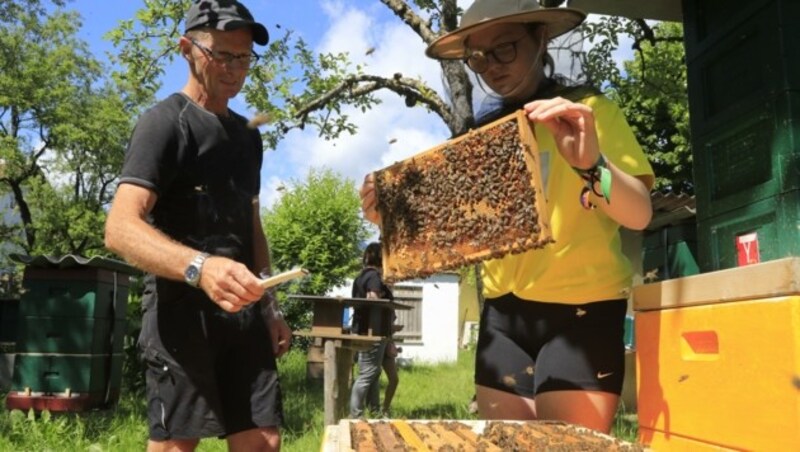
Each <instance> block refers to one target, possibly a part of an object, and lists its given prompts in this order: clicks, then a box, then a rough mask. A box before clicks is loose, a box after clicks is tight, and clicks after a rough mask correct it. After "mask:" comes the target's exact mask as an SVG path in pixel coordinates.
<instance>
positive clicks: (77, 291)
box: [20, 267, 130, 319]
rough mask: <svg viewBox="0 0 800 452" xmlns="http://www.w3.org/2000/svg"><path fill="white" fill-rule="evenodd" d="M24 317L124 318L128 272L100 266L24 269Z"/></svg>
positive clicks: (21, 305) (22, 314)
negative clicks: (114, 270)
mask: <svg viewBox="0 0 800 452" xmlns="http://www.w3.org/2000/svg"><path fill="white" fill-rule="evenodd" d="M22 285H23V288H24V290H25V292H24V293H23V294H22V298H21V302H20V316H22V317H89V318H97V319H109V318H113V319H124V318H125V315H126V313H127V305H128V287H129V286H130V279H129V276H128V275H127V274H124V273H120V272H113V271H110V270H105V269H100V268H92V267H86V268H66V269H61V268H33V267H29V268H27V269H25V276H24V278H23V281H22Z"/></svg>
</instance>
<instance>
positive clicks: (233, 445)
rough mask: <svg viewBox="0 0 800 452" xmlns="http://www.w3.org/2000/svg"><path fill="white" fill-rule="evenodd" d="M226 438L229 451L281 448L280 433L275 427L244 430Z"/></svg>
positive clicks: (254, 451) (259, 451)
mask: <svg viewBox="0 0 800 452" xmlns="http://www.w3.org/2000/svg"><path fill="white" fill-rule="evenodd" d="M226 439H227V440H228V450H229V451H230V452H239V451H241V452H272V451H278V450H280V449H281V434H280V430H278V428H277V427H262V428H254V429H252V430H245V431H243V432H239V433H234V434H233V435H230V436H228V437H227V438H226Z"/></svg>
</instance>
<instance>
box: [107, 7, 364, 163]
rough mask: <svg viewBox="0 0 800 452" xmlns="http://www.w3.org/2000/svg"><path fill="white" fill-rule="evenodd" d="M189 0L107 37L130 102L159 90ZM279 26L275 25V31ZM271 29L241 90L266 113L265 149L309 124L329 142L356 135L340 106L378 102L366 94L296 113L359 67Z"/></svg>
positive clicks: (144, 12) (140, 16) (143, 14)
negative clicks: (351, 134)
mask: <svg viewBox="0 0 800 452" xmlns="http://www.w3.org/2000/svg"><path fill="white" fill-rule="evenodd" d="M190 3H191V2H190V0H164V1H159V2H148V3H147V5H146V6H145V8H143V9H141V10H139V11H138V12H137V14H136V18H134V19H129V20H125V21H122V22H120V24H119V26H118V27H117V28H115V29H114V30H112V31H111V32H109V34H108V38H109V39H110V40H111V41H112V42H113V43H114V45H115V46H116V47H117V48H118V51H117V53H116V54H115V55H111V57H112V59H113V60H114V61H115V62H116V63H118V64H119V65H120V66H121V68H122V70H120V71H117V72H115V73H114V78H115V80H117V82H118V83H119V84H120V85H121V86H124V87H126V88H128V89H129V90H130V92H131V93H132V95H131V98H130V101H131V102H133V103H134V104H136V103H144V102H148V100H152V98H153V96H154V95H155V93H156V91H158V89H159V88H160V87H161V80H160V79H161V77H162V76H163V74H164V67H165V66H166V64H167V63H168V62H171V61H172V60H173V59H174V58H175V57H176V56H177V55H178V52H177V44H178V40H179V39H180V37H181V35H182V33H183V30H182V29H181V21H182V20H183V18H184V15H185V11H186V10H187V9H188V6H189V4H190ZM277 28H279V27H277ZM277 31H278V30H276V29H275V28H272V29H271V30H270V37H271V42H270V43H269V45H268V46H267V47H266V48H265V49H264V50H262V49H261V48H256V49H255V50H256V51H257V52H259V53H263V58H261V60H260V61H259V63H258V65H257V66H256V67H254V68H253V69H252V70H251V72H250V77H249V81H248V83H247V84H246V85H245V87H244V89H243V93H244V96H245V99H246V100H247V102H248V103H249V104H250V105H252V106H253V107H254V108H256V109H257V110H258V111H259V112H261V113H264V114H266V115H267V116H268V117H269V118H270V121H269V124H267V125H265V126H264V127H263V137H264V145H265V147H266V148H267V149H274V148H275V147H276V146H277V145H278V142H279V141H280V140H281V139H282V138H283V137H284V136H285V135H286V133H288V132H289V131H290V130H292V129H294V128H303V127H305V126H306V125H311V126H313V127H315V128H317V129H318V130H319V133H320V135H321V136H323V137H325V138H328V139H333V138H336V137H338V136H339V135H340V134H341V133H343V132H347V133H355V131H356V127H355V125H354V124H353V123H352V122H350V120H349V118H348V117H347V115H344V114H342V109H343V107H344V106H345V105H352V106H355V107H356V108H358V109H360V110H361V111H366V110H367V109H369V108H370V107H371V106H373V105H375V104H376V103H377V102H378V100H377V99H376V98H375V97H374V96H372V95H370V94H369V93H362V94H361V95H357V96H356V95H351V91H350V90H346V91H344V92H342V93H339V94H337V95H334V96H331V97H329V98H328V100H327V102H326V103H325V106H324V108H322V109H320V110H315V111H311V112H302V113H301V112H300V109H301V108H302V107H303V106H305V105H306V104H307V103H308V102H310V101H312V100H314V99H317V98H319V97H321V96H322V95H323V94H324V93H327V92H329V91H330V90H332V89H333V88H335V87H337V86H339V85H341V84H343V83H345V80H346V79H347V78H349V77H352V76H353V75H358V74H361V73H362V72H361V68H360V67H356V68H352V67H351V65H350V63H349V59H348V56H347V54H345V53H338V54H332V53H324V54H315V53H314V52H312V51H311V50H310V49H309V47H308V45H307V44H306V42H305V41H304V40H303V39H301V38H296V37H295V36H294V34H293V33H292V32H291V31H286V32H284V34H283V36H279V34H278V32H277Z"/></svg>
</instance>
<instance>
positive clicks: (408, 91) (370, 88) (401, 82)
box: [294, 0, 453, 124]
mask: <svg viewBox="0 0 800 452" xmlns="http://www.w3.org/2000/svg"><path fill="white" fill-rule="evenodd" d="M382 1H383V0H382ZM384 88H385V89H388V90H390V91H393V92H395V93H396V94H398V95H400V96H402V97H405V98H406V101H407V104H409V103H410V104H411V105H413V104H414V103H417V102H419V103H422V104H424V105H425V106H427V107H428V108H429V109H431V110H432V111H433V112H434V113H436V114H438V115H439V116H440V117H441V118H442V119H443V120H444V121H445V123H447V124H451V123H452V121H453V113H452V111H451V110H450V107H449V106H448V105H447V104H446V103H445V102H444V101H443V100H442V99H441V98H439V96H438V95H436V94H435V93H434V91H433V90H432V89H430V88H428V87H427V86H426V85H425V84H424V83H422V82H420V81H419V80H415V79H411V78H407V77H403V76H402V74H399V73H397V74H395V76H394V78H385V77H379V76H376V75H367V74H364V75H354V76H351V77H348V78H347V79H345V80H344V81H342V82H341V83H339V84H338V85H337V86H335V87H334V88H333V89H331V90H329V91H328V92H326V93H324V94H322V95H320V96H318V97H316V98H315V99H314V100H312V101H311V102H309V103H308V104H306V105H304V106H302V107H300V108H299V109H298V110H297V112H296V113H295V115H294V117H295V118H299V119H300V120H301V121H302V122H305V119H306V117H308V115H309V114H310V113H311V112H313V111H316V110H321V109H323V108H325V107H327V106H328V103H329V102H331V101H332V99H334V98H335V97H337V96H339V95H341V94H342V93H344V92H348V96H347V97H350V98H355V97H359V96H364V95H366V94H369V93H371V92H374V91H378V90H381V89H384Z"/></svg>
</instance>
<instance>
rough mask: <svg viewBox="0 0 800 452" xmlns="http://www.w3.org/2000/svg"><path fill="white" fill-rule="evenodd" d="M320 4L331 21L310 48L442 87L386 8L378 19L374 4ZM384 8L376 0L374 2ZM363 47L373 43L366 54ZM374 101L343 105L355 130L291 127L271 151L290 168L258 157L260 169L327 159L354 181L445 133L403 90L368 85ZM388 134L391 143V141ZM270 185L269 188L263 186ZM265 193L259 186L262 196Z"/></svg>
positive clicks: (417, 42) (301, 169)
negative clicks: (329, 136) (325, 133)
mask: <svg viewBox="0 0 800 452" xmlns="http://www.w3.org/2000/svg"><path fill="white" fill-rule="evenodd" d="M322 6H323V10H324V11H325V13H326V14H327V15H328V16H329V19H330V21H331V22H330V24H331V25H330V27H329V28H328V30H327V31H326V32H325V33H324V35H323V37H322V39H321V40H320V43H319V44H318V45H317V48H316V50H317V51H319V52H333V53H338V52H348V53H349V55H350V61H351V62H352V63H353V65H356V64H360V65H362V66H365V69H364V72H365V73H368V74H373V75H379V76H383V77H392V76H393V75H394V74H395V73H396V72H401V73H402V74H403V76H405V77H412V78H420V79H422V80H424V81H426V82H427V83H428V85H429V86H430V87H432V88H433V89H435V90H436V91H438V92H440V93H441V92H442V83H441V67H440V66H439V64H438V63H437V62H436V61H434V60H430V59H428V58H426V57H425V56H424V50H425V45H424V43H423V42H422V39H421V38H420V37H419V36H418V35H416V34H415V33H414V32H413V31H412V30H411V29H410V28H409V27H408V26H407V25H405V24H404V23H402V22H401V21H399V20H397V18H396V17H395V16H391V17H390V18H389V19H388V20H387V21H385V22H378V21H377V19H376V18H377V17H378V16H379V15H378V14H373V13H375V12H376V11H371V10H368V9H358V8H356V7H353V6H352V5H351V4H349V3H346V2H342V1H325V2H323V3H322ZM376 7H378V8H385V7H384V6H382V5H378V6H376ZM368 49H374V51H373V52H371V53H370V54H369V55H368V54H367V53H368V52H367V50H368ZM375 95H376V97H378V98H379V99H381V101H382V102H381V103H380V104H379V105H377V106H375V107H373V108H372V109H371V110H368V111H367V112H366V113H362V112H361V111H360V110H357V109H353V108H347V109H344V110H343V113H344V114H347V115H348V116H349V118H350V120H351V121H353V122H354V123H355V124H356V125H357V127H358V131H357V133H356V134H355V135H348V134H345V135H343V136H341V137H340V138H338V139H336V140H333V141H326V140H324V139H322V138H320V137H319V136H318V134H317V132H316V131H314V130H311V129H308V130H305V131H302V132H300V131H293V132H291V133H290V134H289V135H288V136H287V137H286V138H285V139H284V140H283V141H282V142H281V144H280V145H279V147H278V150H277V153H278V155H280V156H281V157H280V158H281V160H283V161H284V162H285V163H286V164H285V165H282V166H283V167H284V168H291V172H292V174H280V175H278V174H270V172H271V171H272V170H271V169H270V168H269V166H268V165H265V170H264V172H265V174H264V176H265V177H267V178H270V179H276V180H277V179H280V178H298V177H303V176H304V175H305V174H306V173H307V172H308V168H309V167H316V168H319V167H326V168H330V169H332V170H333V171H336V172H338V173H339V174H341V175H343V176H345V177H347V178H350V179H352V180H354V181H355V182H356V185H357V186H360V184H361V181H362V179H363V177H364V175H365V174H367V173H369V172H371V171H374V170H377V169H380V168H383V167H385V166H387V165H389V164H391V163H394V162H395V161H398V160H402V159H404V158H407V157H410V156H412V155H414V154H417V153H419V152H421V151H424V150H426V149H428V148H430V147H432V146H435V145H436V144H438V143H440V142H442V141H444V140H445V139H447V138H448V137H449V135H450V133H449V130H448V129H447V127H446V126H445V124H444V123H443V122H442V120H441V118H439V116H437V115H435V114H433V113H429V112H428V111H426V110H425V109H423V108H419V107H417V108H408V107H406V106H405V102H404V100H403V99H402V98H400V97H399V96H397V95H396V94H394V93H391V92H389V91H386V90H382V91H379V92H376V93H375ZM393 139H395V140H396V141H395V142H394V143H391V144H390V141H391V140H393ZM267 190H269V188H267ZM267 195H268V193H264V192H263V191H262V201H261V202H262V203H264V204H266V203H267V202H268V200H267V199H266V196H267Z"/></svg>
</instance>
